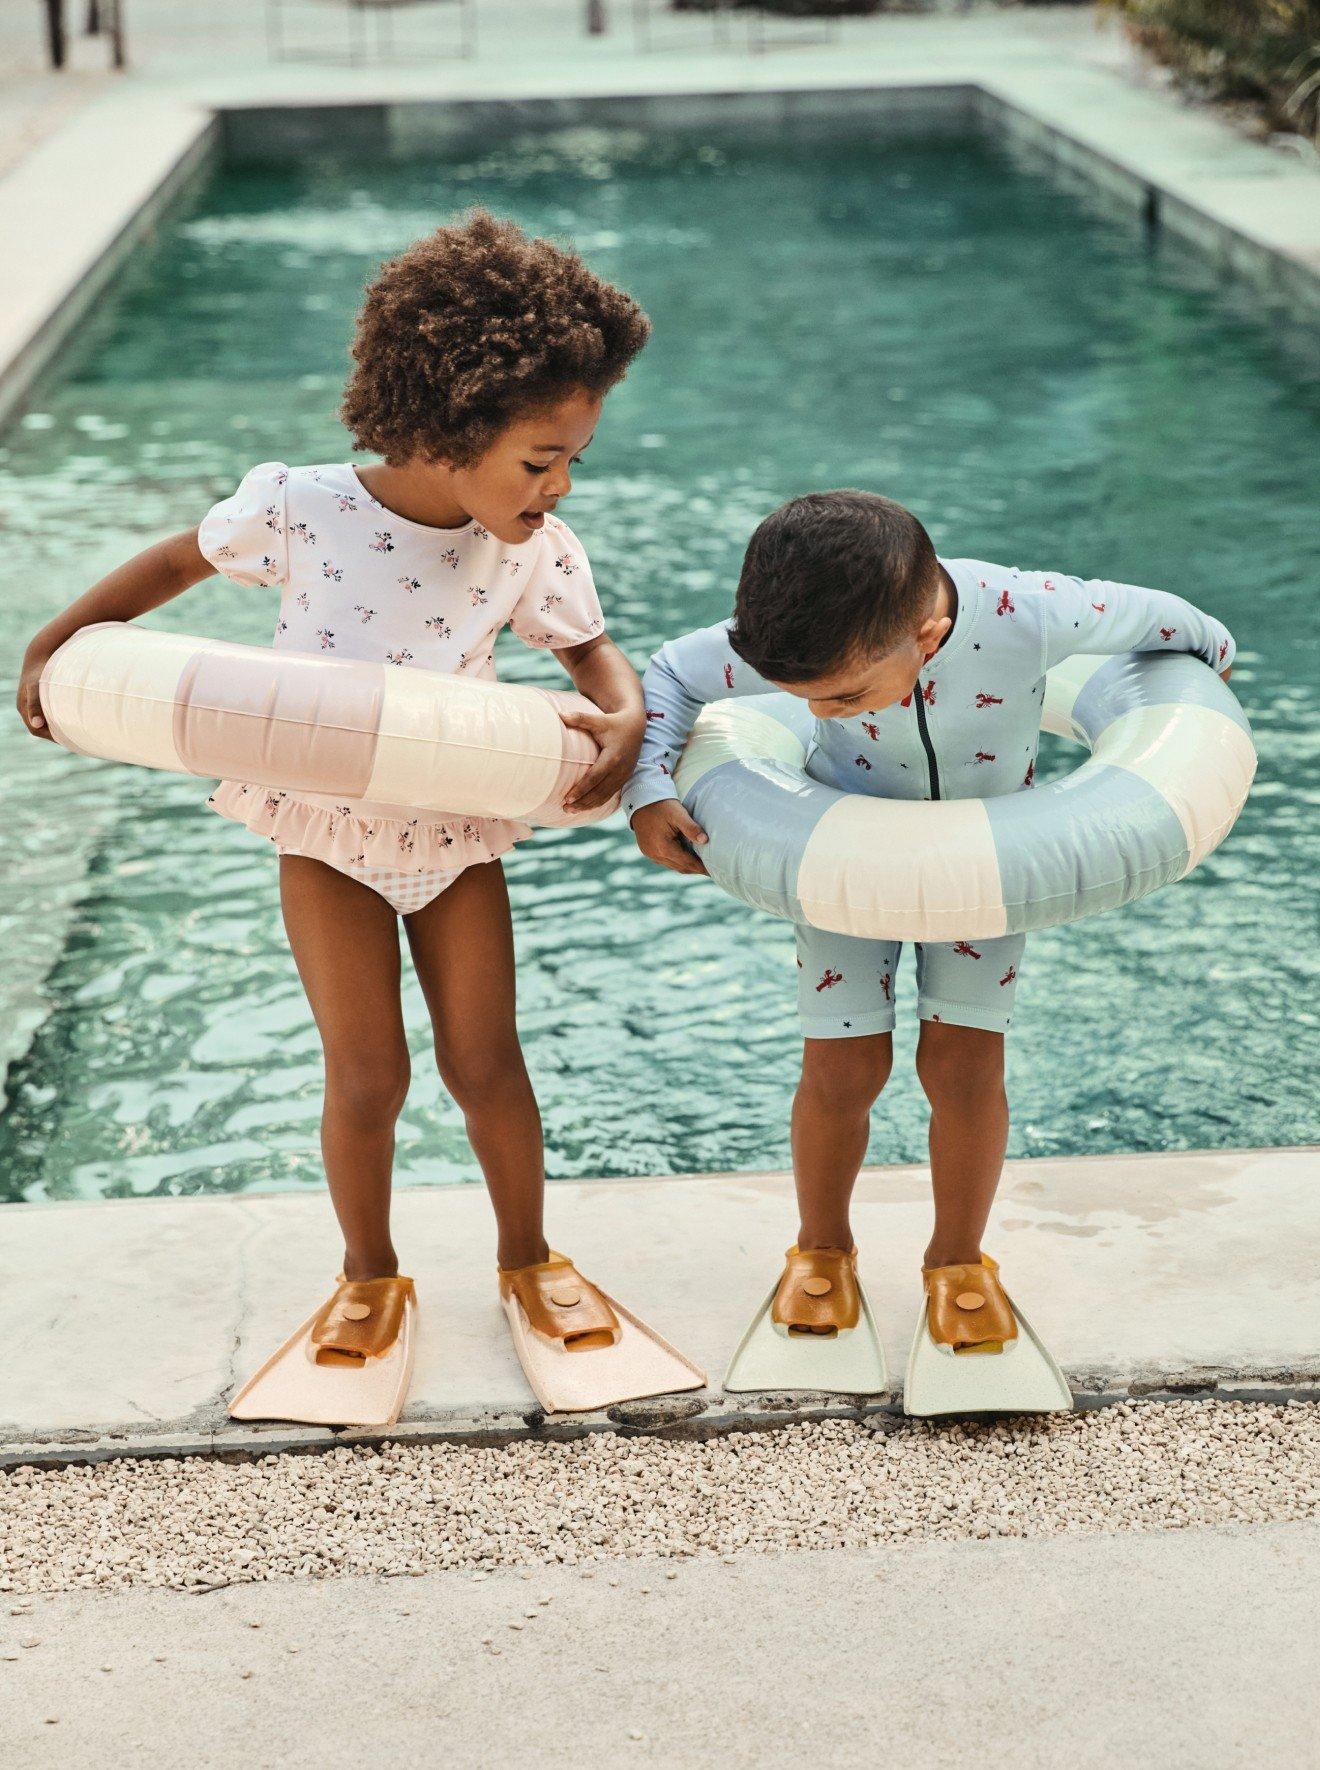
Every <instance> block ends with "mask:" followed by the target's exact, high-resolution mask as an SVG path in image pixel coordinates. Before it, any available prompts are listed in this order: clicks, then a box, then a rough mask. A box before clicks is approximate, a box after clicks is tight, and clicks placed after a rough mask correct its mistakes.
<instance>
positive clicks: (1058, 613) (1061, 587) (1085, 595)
mask: <svg viewBox="0 0 1320 1770" xmlns="http://www.w3.org/2000/svg"><path fill="white" fill-rule="evenodd" d="M1019 582H1020V583H1022V584H1023V585H1024V586H1026V585H1030V586H1032V587H1033V588H1039V589H1041V590H1043V591H1045V592H1046V594H1045V595H1044V596H1043V597H1042V598H1041V601H1042V603H1043V605H1044V622H1043V631H1042V634H1041V670H1042V672H1043V671H1045V670H1048V669H1050V668H1051V667H1052V666H1053V665H1055V664H1058V663H1061V662H1062V660H1063V659H1064V658H1068V657H1072V656H1074V654H1076V653H1077V652H1091V653H1095V652H1099V653H1103V654H1106V655H1112V654H1114V653H1116V652H1124V651H1187V652H1192V653H1193V654H1194V655H1195V656H1196V657H1199V658H1202V659H1204V661H1205V662H1206V663H1207V664H1209V665H1210V667H1211V669H1212V670H1224V669H1227V667H1228V666H1229V665H1230V664H1231V663H1232V662H1233V656H1234V652H1235V650H1236V647H1235V645H1234V642H1233V636H1232V634H1231V633H1230V632H1229V630H1228V628H1227V627H1225V626H1224V624H1223V622H1222V621H1217V620H1216V619H1215V618H1214V616H1213V615H1207V614H1203V613H1202V611H1201V610H1200V609H1199V608H1195V607H1193V605H1192V604H1191V603H1190V602H1186V601H1184V599H1183V598H1182V597H1181V596H1174V595H1173V594H1171V592H1169V591H1168V590H1144V589H1142V587H1141V586H1140V585H1138V584H1115V583H1111V582H1110V580H1109V579H1107V578H1068V577H1063V576H1056V575H1054V574H1052V573H1048V572H1023V573H1021V575H1020V578H1019Z"/></svg>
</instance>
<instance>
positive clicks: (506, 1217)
mask: <svg viewBox="0 0 1320 1770" xmlns="http://www.w3.org/2000/svg"><path fill="white" fill-rule="evenodd" d="M403 927H404V932H405V933H406V935H407V937H408V945H409V946H410V947H411V949H412V955H413V962H414V964H415V965H416V967H417V977H418V980H419V982H420V983H421V986H422V993H423V995H424V996H425V997H426V1005H427V1007H428V1008H429V1009H430V1012H431V1025H432V1027H433V1029H434V1031H435V1053H436V1061H437V1063H438V1064H439V1066H440V1076H441V1079H442V1080H443V1082H444V1084H445V1087H446V1088H447V1089H448V1090H449V1092H450V1094H451V1095H452V1096H453V1097H454V1100H455V1101H456V1102H457V1104H458V1106H459V1107H460V1109H461V1110H462V1113H463V1118H464V1120H465V1122H466V1125H467V1134H468V1139H469V1141H470V1142H471V1144H472V1149H473V1153H474V1154H475V1155H476V1158H477V1161H478V1162H479V1163H480V1165H481V1171H482V1173H483V1174H484V1176H485V1179H486V1185H487V1188H488V1189H489V1191H490V1199H491V1204H492V1205H493V1206H494V1207H495V1221H496V1224H497V1226H498V1231H499V1248H498V1259H499V1263H500V1265H501V1266H529V1265H531V1264H532V1263H533V1262H534V1261H537V1260H544V1259H546V1258H548V1256H549V1249H548V1247H547V1246H546V1240H545V1234H544V1231H543V1229H542V1207H543V1203H544V1191H545V1167H544V1152H543V1147H542V1141H541V1115H540V1113H539V1112H538V1110H537V1106H536V1096H535V1095H534V1094H533V1093H532V1084H531V1081H530V1079H529V1078H528V1075H527V1066H526V1064H525V1063H524V1062H523V1054H522V1048H521V1046H520V1045H519V1043H518V1028H517V1024H516V1021H515V1017H514V959H513V923H512V920H511V918H510V915H509V894H508V890H507V888H506V886H505V883H504V869H503V867H501V865H500V863H499V862H498V861H497V860H496V861H487V862H486V863H485V864H484V865H483V866H475V867H469V868H467V870H466V871H465V872H463V873H461V874H460V875H459V877H458V878H457V879H455V881H454V883H453V884H452V885H451V886H449V888H448V889H447V890H445V891H442V892H441V893H440V895H439V897H436V898H433V899H432V900H431V902H430V903H428V904H427V905H426V907H425V909H421V910H418V911H416V913H415V914H413V915H411V916H405V917H404V922H403Z"/></svg>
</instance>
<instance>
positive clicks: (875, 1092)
mask: <svg viewBox="0 0 1320 1770" xmlns="http://www.w3.org/2000/svg"><path fill="white" fill-rule="evenodd" d="M893 1067H894V1044H893V1040H892V1038H891V1037H890V1036H889V1034H888V1033H877V1034H875V1035H873V1036H871V1037H868V1038H862V1039H808V1040H807V1041H806V1043H805V1045H804V1047H803V1057H802V1080H801V1081H800V1082H799V1084H798V1092H799V1094H801V1095H803V1096H805V1097H806V1098H807V1099H810V1100H815V1101H818V1102H819V1103H820V1104H821V1105H822V1106H826V1107H831V1108H834V1109H835V1110H839V1109H843V1110H852V1111H863V1112H864V1111H867V1110H869V1109H870V1108H871V1107H872V1106H873V1105H874V1104H875V1102H876V1101H877V1100H878V1099H879V1098H880V1094H881V1092H882V1090H883V1088H884V1085H885V1083H886V1082H887V1081H888V1080H889V1075H890V1071H891V1070H892V1069H893Z"/></svg>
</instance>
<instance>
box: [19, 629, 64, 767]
mask: <svg viewBox="0 0 1320 1770" xmlns="http://www.w3.org/2000/svg"><path fill="white" fill-rule="evenodd" d="M49 656H50V653H49V652H32V651H29V652H28V653H27V654H26V655H25V657H24V659H23V673H22V675H21V676H20V677H19V679H18V714H19V718H20V719H21V720H22V721H23V723H24V725H26V726H27V728H28V730H29V731H30V732H31V733H32V735H33V737H38V738H45V739H46V740H47V741H48V742H49V743H52V744H53V743H54V742H55V739H54V738H53V737H52V736H51V732H50V727H49V725H47V723H46V715H45V714H44V713H43V712H42V710H41V672H42V671H43V670H44V669H45V668H46V660H47V658H48V657H49Z"/></svg>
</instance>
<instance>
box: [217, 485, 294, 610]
mask: <svg viewBox="0 0 1320 1770" xmlns="http://www.w3.org/2000/svg"><path fill="white" fill-rule="evenodd" d="M288 478H289V470H288V468H287V467H286V466H285V465H284V463H283V462H282V461H263V462H262V463H261V465H260V466H259V467H253V468H252V469H251V470H250V471H249V472H248V473H246V474H245V475H244V476H243V479H242V481H241V482H240V484H239V487H238V490H237V491H236V492H234V494H233V495H232V496H231V497H228V498H222V499H221V501H220V502H219V503H218V504H215V505H212V507H211V509H210V510H208V511H207V513H206V515H205V516H204V517H203V518H202V520H201V523H200V524H199V526H198V529H197V545H198V547H199V548H200V549H201V552H202V554H203V556H204V557H205V558H206V559H208V560H210V562H211V564H212V565H213V566H214V567H215V569H216V570H217V571H218V572H221V573H223V575H224V576H225V577H226V578H232V579H233V580H234V582H235V583H236V584H254V585H255V584H284V583H286V582H287V581H288V576H289V529H288V512H287V505H286V499H285V488H286V486H287V484H288Z"/></svg>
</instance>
